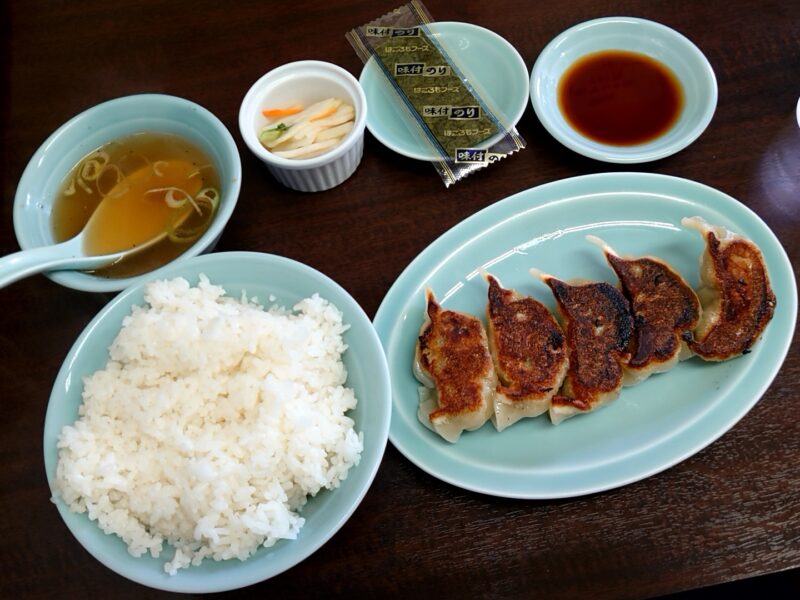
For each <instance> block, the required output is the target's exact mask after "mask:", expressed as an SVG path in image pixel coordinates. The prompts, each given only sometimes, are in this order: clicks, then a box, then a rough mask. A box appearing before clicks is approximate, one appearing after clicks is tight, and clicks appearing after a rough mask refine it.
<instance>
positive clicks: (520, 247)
mask: <svg viewBox="0 0 800 600" xmlns="http://www.w3.org/2000/svg"><path fill="white" fill-rule="evenodd" d="M695 215H699V216H701V217H703V218H705V219H706V220H707V221H708V222H709V223H712V224H718V225H724V226H725V227H728V228H729V229H731V230H733V231H735V232H737V233H739V234H741V235H744V236H746V237H748V238H750V239H752V240H753V241H754V242H755V243H756V244H758V246H759V247H760V248H761V250H762V252H763V254H764V258H765V260H766V263H767V266H768V269H769V272H770V276H771V279H772V285H773V288H774V290H775V294H776V296H777V299H778V302H777V308H776V311H775V316H774V318H773V321H772V322H771V323H770V324H769V326H768V327H767V329H766V331H765V333H764V335H763V338H762V339H761V341H760V342H758V343H757V344H756V345H755V346H754V347H753V349H752V352H751V353H750V354H747V355H745V356H743V357H741V358H738V359H735V360H731V361H728V362H724V363H706V362H703V361H702V360H700V359H698V358H692V359H690V360H688V361H684V362H682V363H680V364H679V365H678V366H676V367H675V368H674V369H673V370H672V371H670V372H668V373H663V374H660V375H654V376H652V377H650V378H649V379H648V380H646V381H644V382H643V383H640V384H639V385H637V386H634V387H629V388H623V390H622V393H621V394H620V396H619V398H618V399H617V400H615V401H614V402H613V403H611V404H610V405H608V406H606V407H603V408H601V409H599V410H597V411H596V412H593V413H590V414H586V415H580V416H576V417H573V418H571V419H568V420H567V421H565V422H563V423H561V424H560V425H558V426H554V425H552V424H551V423H550V420H549V419H548V417H547V416H546V415H543V416H541V417H537V418H535V419H524V420H522V421H520V422H518V423H516V424H514V425H512V426H511V427H509V428H508V429H506V430H504V431H503V432H502V433H498V432H497V431H495V429H494V427H493V426H492V425H491V423H488V422H487V423H486V424H485V425H484V426H483V427H482V428H481V429H479V430H477V431H472V432H465V433H464V434H463V435H462V436H461V439H460V440H459V442H458V443H456V444H450V443H448V442H446V441H444V440H443V439H442V438H440V437H439V436H438V435H437V434H435V433H433V432H431V431H430V430H428V429H426V428H425V427H424V426H423V425H422V424H421V423H420V422H419V421H418V420H417V405H418V401H419V397H418V388H419V383H418V382H417V381H416V379H415V378H414V376H413V374H412V370H411V365H412V361H413V359H414V348H415V344H416V341H417V336H418V334H419V329H420V326H421V325H422V321H423V314H424V308H425V300H424V293H425V289H426V288H428V287H430V288H431V289H432V290H433V291H434V293H435V294H436V296H437V298H438V299H439V301H440V302H441V303H442V305H443V306H444V307H445V308H448V309H454V310H460V311H466V312H469V313H472V314H474V315H477V316H480V317H481V318H482V319H483V320H484V321H485V318H484V313H485V307H486V284H485V282H484V279H483V278H482V277H481V272H482V271H483V270H486V271H488V272H490V273H492V274H494V275H495V276H497V277H498V278H499V279H500V281H501V282H502V283H503V285H504V286H505V287H510V288H515V289H516V290H517V291H518V292H520V293H522V294H526V295H532V296H534V297H535V298H537V299H539V300H540V301H542V302H544V303H545V304H546V305H547V306H548V307H549V308H550V309H551V310H554V309H555V306H554V302H553V299H552V295H551V293H550V291H549V289H548V288H547V287H546V286H545V285H544V284H543V283H541V282H540V281H539V280H538V279H535V278H534V277H532V276H531V275H530V274H529V269H531V268H532V267H535V268H537V269H540V270H542V271H544V272H546V273H550V274H552V275H555V276H557V277H559V278H561V279H566V280H568V279H572V278H585V279H595V280H606V281H609V282H614V283H616V279H615V277H614V275H613V272H612V271H611V269H610V268H609V267H608V266H607V264H606V262H605V259H604V257H603V256H602V253H601V251H600V250H599V249H598V248H597V247H596V246H595V245H593V244H591V243H589V242H588V241H587V240H586V239H585V237H586V235H587V234H590V233H591V234H594V235H596V236H598V237H600V238H602V239H603V240H605V241H606V242H608V243H609V244H610V245H611V246H612V247H613V248H614V249H615V250H616V251H617V252H619V253H621V254H630V255H644V254H649V255H654V256H658V257H661V258H662V259H664V260H666V261H668V262H669V263H670V264H671V265H672V266H673V268H675V269H677V270H678V271H679V272H680V273H681V274H683V276H684V277H685V278H686V279H687V281H688V282H689V283H690V284H691V285H692V286H694V287H695V288H696V287H698V265H699V263H698V259H699V257H700V255H701V253H702V252H703V250H704V247H705V246H704V242H703V240H702V238H701V236H700V235H699V234H698V233H697V232H695V231H690V230H686V229H684V228H682V227H681V225H680V222H681V218H682V217H691V216H695ZM796 317H797V290H796V285H795V280H794V274H793V271H792V268H791V265H790V263H789V260H788V258H787V256H786V253H785V252H784V250H783V247H782V246H781V244H780V242H779V241H778V239H777V238H776V237H775V235H774V234H773V233H772V231H771V230H770V229H769V228H768V227H767V225H766V224H765V223H764V222H763V221H762V220H761V219H760V218H759V217H758V216H757V215H756V214H755V213H753V212H752V211H751V210H750V209H748V208H747V207H746V206H744V205H743V204H741V203H739V202H737V201H736V200H734V199H733V198H731V197H730V196H727V195H725V194H723V193H722V192H719V191H717V190H715V189H713V188H710V187H707V186H704V185H701V184H699V183H695V182H692V181H688V180H685V179H678V178H674V177H668V176H663V175H651V174H639V173H604V174H599V175H588V176H584V177H577V178H573V179H565V180H562V181H556V182H554V183H550V184H547V185H542V186H540V187H536V188H532V189H529V190H526V191H524V192H521V193H519V194H516V195H514V196H511V197H509V198H506V199H505V200H502V201H500V202H497V203H496V204H493V205H491V206H489V207H487V208H485V209H484V210H482V211H480V212H478V213H476V214H475V215H473V216H472V217H470V218H468V219H466V220H465V221H463V222H462V223H460V224H459V225H457V226H456V227H454V228H453V229H451V230H450V231H448V232H447V233H445V234H444V235H442V236H441V237H440V238H439V239H438V240H436V241H435V242H433V243H432V244H431V245H430V246H429V247H428V248H426V249H425V250H424V251H423V252H422V253H421V254H420V255H419V256H418V257H417V258H416V259H414V261H412V263H411V264H410V265H409V266H408V267H407V268H406V270H405V271H404V272H403V273H402V274H401V275H400V277H399V278H398V279H397V281H396V282H395V283H394V285H393V286H392V288H391V289H390V290H389V292H388V294H387V295H386V297H385V298H384V300H383V302H382V303H381V306H380V308H379V309H378V312H377V314H376V316H375V319H374V324H375V327H376V329H377V331H378V335H379V336H380V338H381V341H382V343H383V346H384V350H385V352H386V355H387V357H388V361H389V370H390V372H391V376H392V422H391V427H390V431H389V439H390V440H391V442H392V443H393V444H394V445H395V447H397V449H398V450H400V452H402V453H403V454H404V455H405V456H406V457H408V459H409V460H411V461H412V462H413V463H415V464H416V465H417V466H419V467H420V468H421V469H423V470H424V471H426V472H428V473H430V474H431V475H433V476H435V477H438V478H439V479H441V480H443V481H446V482H449V483H451V484H453V485H455V486H459V487H462V488H465V489H468V490H473V491H477V492H482V493H485V494H491V495H496V496H505V497H513V498H538V499H545V498H565V497H571V496H579V495H583V494H589V493H593V492H599V491H602V490H608V489H611V488H615V487H619V486H622V485H625V484H629V483H631V482H634V481H637V480H641V479H643V478H645V477H648V476H650V475H653V474H655V473H658V472H659V471H662V470H664V469H666V468H668V467H670V466H672V465H674V464H676V463H678V462H680V461H682V460H684V459H685V458H687V457H689V456H692V455H693V454H694V453H696V452H698V451H699V450H701V449H702V448H704V447H705V446H707V445H708V444H710V443H712V442H713V441H714V440H716V439H717V438H719V437H720V436H721V435H722V434H724V433H725V432H726V431H727V430H728V429H730V428H731V427H732V426H733V425H734V424H736V422H737V421H739V419H741V418H742V417H743V416H744V415H745V414H746V413H747V411H748V410H750V408H751V407H752V406H753V405H754V404H755V403H756V402H757V401H758V399H759V398H760V397H761V396H762V395H763V394H764V392H765V391H766V390H767V388H768V387H769V385H770V383H771V382H772V380H773V379H774V377H775V376H776V374H777V373H778V370H779V369H780V366H781V364H782V363H783V360H784V358H785V356H786V353H787V352H788V349H789V345H790V342H791V339H792V334H793V331H794V327H795V321H796Z"/></svg>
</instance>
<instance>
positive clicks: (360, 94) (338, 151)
mask: <svg viewBox="0 0 800 600" xmlns="http://www.w3.org/2000/svg"><path fill="white" fill-rule="evenodd" d="M292 69H319V70H322V71H323V72H328V73H329V74H330V75H333V76H334V77H338V78H339V79H340V81H342V82H344V83H345V84H346V85H347V87H350V88H352V90H353V93H354V94H355V96H356V97H357V98H358V102H360V104H361V107H360V109H359V110H356V120H355V123H354V124H353V129H352V130H351V131H350V133H348V134H347V136H345V138H344V139H343V140H342V142H341V143H340V144H339V145H338V146H336V147H334V148H332V149H331V150H330V151H329V152H325V153H323V154H320V155H319V156H313V157H311V158H297V159H295V158H283V157H281V156H276V155H275V154H273V153H272V152H270V151H269V150H267V149H266V148H264V146H262V145H261V142H259V141H258V137H257V135H256V132H255V131H254V130H253V128H252V127H251V124H250V118H251V116H252V106H251V105H252V104H253V102H254V100H255V98H256V96H258V95H260V94H261V91H262V89H263V88H264V86H265V85H266V84H267V83H269V81H270V80H272V79H274V78H276V77H278V76H280V75H283V74H285V73H286V72H287V71H289V72H290V71H291V70H292ZM366 124H367V98H366V96H365V95H364V90H363V88H362V87H361V84H360V83H359V82H358V80H357V79H356V78H355V77H354V76H353V75H352V74H351V73H350V72H349V71H347V70H346V69H344V68H342V67H340V66H339V65H336V64H333V63H330V62H326V61H322V60H298V61H294V62H290V63H286V64H283V65H280V66H279V67H275V68H274V69H271V70H269V71H267V72H266V73H264V74H263V75H262V76H261V77H259V78H258V79H257V80H256V81H255V83H253V85H252V86H250V89H249V90H247V93H246V94H245V96H244V99H243V100H242V103H241V105H240V107H239V131H240V133H241V135H242V139H243V140H244V143H245V144H246V145H247V147H248V148H249V149H250V151H251V152H252V153H253V154H255V155H256V156H257V157H258V158H259V159H261V160H262V161H264V162H267V163H269V164H271V165H273V166H275V167H278V168H281V169H289V170H293V171H296V170H306V169H314V168H316V167H319V166H321V165H325V164H328V163H331V162H333V161H335V160H336V159H338V158H339V157H341V156H343V155H344V154H345V153H347V152H348V151H349V150H350V149H351V148H352V147H353V145H354V144H355V143H356V142H357V141H358V139H359V137H360V136H362V135H363V133H364V128H365V126H366Z"/></svg>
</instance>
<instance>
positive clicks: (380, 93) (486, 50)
mask: <svg viewBox="0 0 800 600" xmlns="http://www.w3.org/2000/svg"><path fill="white" fill-rule="evenodd" d="M430 30H431V32H432V33H433V34H434V35H435V36H436V39H437V41H438V42H439V43H440V44H442V46H444V48H445V49H446V50H447V52H448V53H449V54H450V55H451V56H452V57H453V59H454V60H456V61H458V64H459V65H460V66H461V67H462V70H463V71H464V75H465V76H466V77H467V78H468V79H469V80H470V82H471V83H473V85H474V86H475V89H476V90H477V91H478V93H480V94H481V97H482V98H484V99H485V100H486V101H487V102H488V103H489V105H490V108H491V109H492V110H493V112H494V113H495V115H496V116H497V117H498V118H499V119H500V122H501V123H503V124H504V125H505V126H514V125H516V124H517V122H518V121H519V120H520V118H521V117H522V113H524V112H525V107H526V106H527V104H528V70H527V67H526V66H525V61H523V60H522V57H521V56H520V55H519V52H517V50H516V49H515V48H514V46H512V45H511V44H509V43H508V42H507V41H506V40H505V39H503V38H502V37H500V36H499V35H497V34H496V33H494V32H493V31H489V30H488V29H484V28H483V27H478V26H477V25H471V24H469V23H457V22H448V21H443V22H437V23H431V24H430ZM359 81H360V82H361V86H362V87H363V88H364V93H365V94H366V96H367V106H368V107H369V113H368V114H367V129H369V131H370V133H372V135H373V136H375V138H376V139H377V140H378V141H379V142H381V143H382V144H383V145H384V146H386V147H387V148H390V149H391V150H394V151H395V152H397V153H398V154H402V155H403V156H408V157H409V158H415V159H417V160H435V159H436V158H437V156H436V155H435V154H434V153H433V152H432V151H431V150H430V148H429V147H428V144H427V143H426V142H425V141H423V140H421V139H419V137H418V136H417V134H416V130H417V127H418V126H417V124H416V123H415V122H414V121H413V120H412V119H411V117H410V116H408V114H407V113H406V112H405V109H404V108H403V105H402V104H401V102H400V100H399V98H398V97H397V96H396V94H395V92H394V91H392V90H390V89H389V88H388V86H387V85H386V82H385V80H384V76H383V75H382V74H381V72H380V71H379V69H378V67H377V66H376V65H375V64H374V62H373V60H372V59H370V61H369V62H367V64H366V65H364V69H363V70H362V71H361V77H360V78H359Z"/></svg>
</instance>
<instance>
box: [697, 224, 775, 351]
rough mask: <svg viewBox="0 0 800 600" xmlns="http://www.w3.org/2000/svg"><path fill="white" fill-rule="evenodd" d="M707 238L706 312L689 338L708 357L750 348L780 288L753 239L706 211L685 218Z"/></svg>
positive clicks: (703, 267) (704, 264)
mask: <svg viewBox="0 0 800 600" xmlns="http://www.w3.org/2000/svg"><path fill="white" fill-rule="evenodd" d="M681 223H682V224H683V225H684V227H690V228H692V229H696V230H697V231H699V232H700V234H701V235H702V236H703V239H704V240H705V242H706V250H705V252H704V253H703V255H702V256H701V258H700V281H701V284H702V286H703V287H702V288H701V289H700V290H699V292H698V295H699V296H700V301H701V302H702V304H703V316H702V318H701V319H700V322H699V324H698V326H697V328H696V329H695V330H694V333H693V334H687V336H686V341H687V343H688V345H689V348H691V350H692V352H694V353H695V354H697V355H698V356H700V357H701V358H703V359H705V360H711V361H721V360H728V359H729V358H735V357H737V356H741V355H742V354H745V353H747V352H748V351H749V350H750V347H751V346H752V345H753V344H754V343H755V342H756V341H757V340H758V338H759V337H760V336H761V334H762V333H763V331H764V328H765V327H766V326H767V324H768V323H769V322H770V320H771V319H772V316H773V314H774V312H775V304H776V298H775V293H774V292H773V291H772V287H771V286H770V282H769V274H768V273H767V265H766V264H765V262H764V257H763V256H762V254H761V251H760V250H759V248H758V246H756V245H755V244H754V243H753V242H752V241H750V240H748V239H746V238H744V237H742V236H740V235H737V234H735V233H733V232H732V231H729V230H727V229H725V228H724V227H720V226H713V225H709V224H708V223H706V222H705V221H704V220H703V219H702V218H700V217H692V218H684V219H682V220H681Z"/></svg>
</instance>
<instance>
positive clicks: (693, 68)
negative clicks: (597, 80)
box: [530, 17, 717, 164]
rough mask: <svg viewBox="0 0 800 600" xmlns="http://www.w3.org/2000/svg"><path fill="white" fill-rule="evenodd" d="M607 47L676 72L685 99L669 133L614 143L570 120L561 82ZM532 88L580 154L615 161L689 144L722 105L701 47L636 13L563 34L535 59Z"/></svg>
mask: <svg viewBox="0 0 800 600" xmlns="http://www.w3.org/2000/svg"><path fill="white" fill-rule="evenodd" d="M602 50H627V51H631V52H637V53H639V54H645V55H647V56H649V57H651V58H654V59H656V60H657V61H659V62H661V63H662V64H664V65H666V66H667V67H669V69H670V70H671V71H672V72H673V73H674V74H675V76H676V77H677V78H678V80H679V81H680V83H681V86H682V87H683V92H684V96H685V104H684V107H683V111H682V112H681V114H680V116H679V117H678V120H677V122H676V123H675V124H674V125H673V126H672V127H671V128H670V129H669V130H668V131H667V132H666V133H664V134H663V135H661V136H659V137H658V138H656V139H654V140H652V141H650V142H647V143H643V144H637V145H633V146H612V145H609V144H602V143H600V142H596V141H594V140H591V139H589V138H587V137H585V136H584V135H582V134H580V133H578V132H577V131H576V130H575V129H573V128H572V126H571V125H569V123H567V120H566V119H565V118H564V115H563V114H561V111H560V109H559V106H558V82H559V80H560V79H561V76H562V75H563V74H564V72H565V71H566V70H567V69H568V68H569V67H570V66H571V65H572V64H573V63H574V62H575V61H576V60H577V59H579V58H580V57H582V56H585V55H587V54H591V53H593V52H599V51H602ZM530 94H531V103H532V104H533V109H534V111H535V112H536V116H538V117H539V120H540V121H541V122H542V125H544V127H545V129H547V131H549V132H550V134H551V135H552V136H553V137H554V138H556V139H557V140H558V141H559V142H561V143H562V144H564V145H565V146H566V147H567V148H570V149H571V150H574V151H575V152H577V153H579V154H583V155H584V156H588V157H589V158H594V159H596V160H602V161H605V162H613V163H628V164H631V163H642V162H648V161H652V160H657V159H659V158H664V157H666V156H669V155H671V154H674V153H676V152H678V151H680V150H682V149H684V148H685V147H686V146H688V145H689V144H691V143H692V142H694V141H695V140H696V139H697V138H698V137H699V136H700V134H701V133H703V131H705V129H706V127H707V126H708V124H709V123H710V122H711V117H713V116H714V111H715V110H716V108H717V80H716V77H715V76H714V70H713V69H712V67H711V64H709V62H708V60H707V59H706V57H705V56H704V55H703V53H702V52H701V51H700V49H699V48H698V47H697V46H695V45H694V44H693V43H692V42H691V41H690V40H689V39H687V38H686V37H684V36H683V35H681V34H680V33H678V32H677V31H675V30H674V29H671V28H669V27H666V26H665V25H661V24H660V23H655V22H653V21H648V20H646V19H637V18H634V17H607V18H603V19H594V20H592V21H586V22H585V23H580V24H579V25H575V26H574V27H571V28H570V29H568V30H567V31H565V32H563V33H561V34H560V35H558V36H557V37H556V38H555V39H553V41H551V42H550V43H549V44H548V45H547V46H546V47H545V49H544V50H542V52H541V54H540V55H539V57H538V58H537V59H536V63H535V64H534V65H533V70H532V71H531V81H530Z"/></svg>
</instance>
